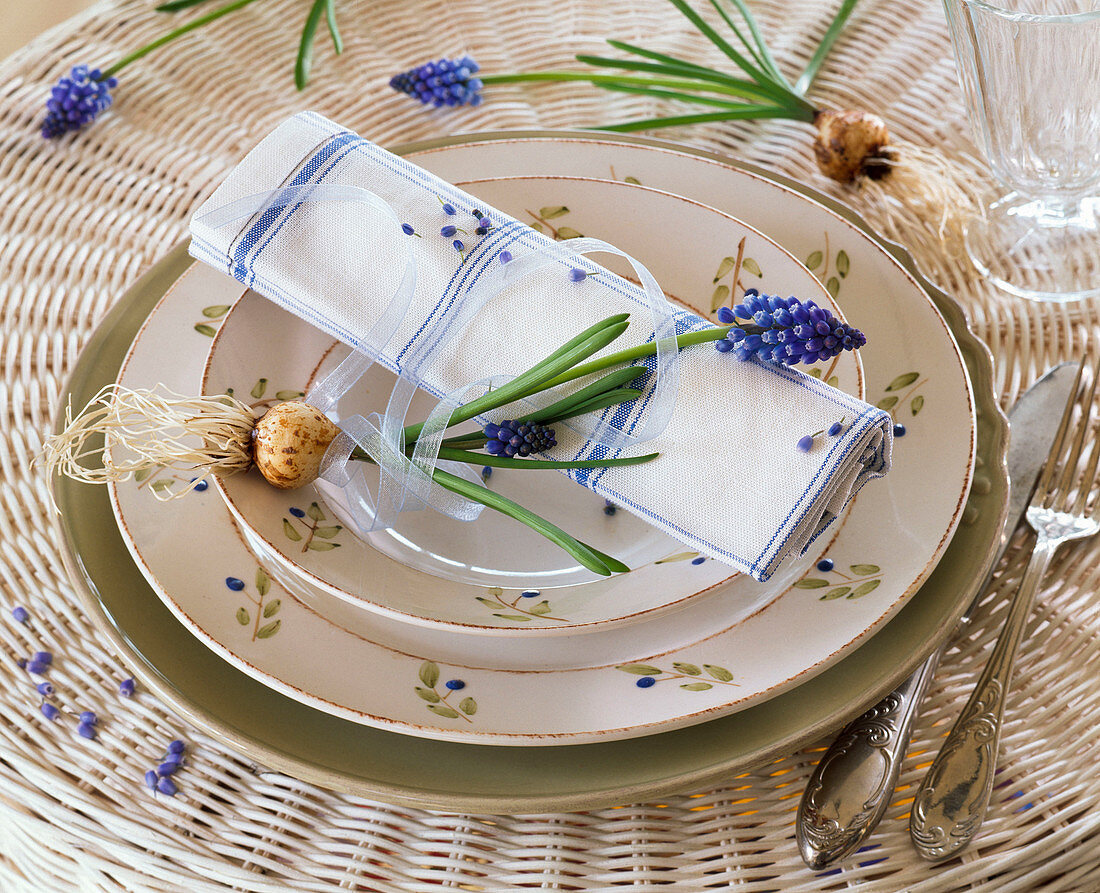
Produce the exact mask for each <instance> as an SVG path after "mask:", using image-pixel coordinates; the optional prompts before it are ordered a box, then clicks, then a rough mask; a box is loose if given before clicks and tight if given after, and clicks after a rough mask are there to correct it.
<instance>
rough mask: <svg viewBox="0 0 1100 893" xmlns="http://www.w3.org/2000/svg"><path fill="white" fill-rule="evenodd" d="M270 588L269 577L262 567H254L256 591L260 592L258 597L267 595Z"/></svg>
mask: <svg viewBox="0 0 1100 893" xmlns="http://www.w3.org/2000/svg"><path fill="white" fill-rule="evenodd" d="M270 589H271V578H270V577H269V576H268V575H267V571H265V570H264V569H263V568H262V567H258V568H256V591H257V592H258V593H260V597H261V598H263V597H264V596H265V595H267V593H268V590H270Z"/></svg>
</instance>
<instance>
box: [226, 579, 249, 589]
mask: <svg viewBox="0 0 1100 893" xmlns="http://www.w3.org/2000/svg"><path fill="white" fill-rule="evenodd" d="M225 585H226V586H227V587H228V588H229V589H230V590H231V591H233V592H240V591H241V590H242V589H244V580H238V579H237V578H236V577H226V578H225Z"/></svg>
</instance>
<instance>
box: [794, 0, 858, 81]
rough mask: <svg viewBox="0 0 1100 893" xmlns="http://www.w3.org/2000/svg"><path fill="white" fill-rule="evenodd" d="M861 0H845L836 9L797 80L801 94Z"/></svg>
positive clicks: (812, 79)
mask: <svg viewBox="0 0 1100 893" xmlns="http://www.w3.org/2000/svg"><path fill="white" fill-rule="evenodd" d="M858 2H859V0H844V2H843V3H841V4H840V9H838V10H837V11H836V16H835V17H834V18H833V20H832V22H831V23H830V24H829V28H828V30H827V31H826V32H825V36H824V37H822V38H821V43H819V44H818V45H817V49H816V50H815V51H814V55H813V58H811V59H810V63H809V64H808V65H807V66H806V70H805V71H803V72H802V75H801V76H800V77H799V79H798V80H797V81H796V82H795V85H794V89H795V92H796V93H798V94H799V95H803V94H805V93H806V91H807V90H809V89H810V86H811V85H812V84H813V82H814V78H815V77H817V72H818V69H820V68H821V63H822V62H824V61H825V57H826V56H828V55H829V51H830V50H831V49H832V48H833V44H834V43H836V39H837V37H839V36H840V32H841V31H843V30H844V26H845V25H846V24H848V18H849V16H851V14H852V10H853V9H855V8H856V3H858Z"/></svg>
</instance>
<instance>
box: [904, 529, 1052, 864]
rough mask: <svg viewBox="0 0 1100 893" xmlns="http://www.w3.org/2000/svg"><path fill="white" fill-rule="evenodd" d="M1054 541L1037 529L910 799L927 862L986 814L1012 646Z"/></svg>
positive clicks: (955, 845)
mask: <svg viewBox="0 0 1100 893" xmlns="http://www.w3.org/2000/svg"><path fill="white" fill-rule="evenodd" d="M1056 547H1057V543H1051V542H1044V538H1043V536H1042V535H1040V537H1039V541H1038V542H1037V543H1036V546H1035V552H1034V554H1033V555H1032V558H1031V561H1030V562H1029V563H1028V566H1027V570H1026V571H1024V577H1023V580H1021V582H1020V589H1019V592H1017V593H1016V596H1015V598H1014V599H1013V602H1012V606H1011V608H1010V609H1009V612H1008V619H1007V620H1006V621H1005V626H1004V629H1003V630H1002V632H1001V635H1000V637H999V638H998V639H997V644H996V645H995V646H994V648H993V653H992V654H991V655H990V657H989V662H988V663H987V664H986V665H985V669H984V670H983V671H982V675H981V676H980V677H979V679H978V684H977V685H976V686H975V687H974V691H973V692H971V694H970V700H969V701H967V702H966V706H965V707H964V708H963V711H962V713H961V714H960V716H959V718H958V719H957V720H956V721H955V725H954V727H953V728H952V729H951V733H950V734H949V735H948V736H947V740H946V741H945V742H944V744H943V747H942V748H940V752H939V753H938V754H937V755H936V758H935V760H933V761H932V766H931V768H930V769H929V770H928V774H927V775H926V776H925V777H924V781H923V782H921V786H920V789H919V790H918V791H917V796H916V798H915V799H914V801H913V810H912V812H911V813H910V815H909V834H910V836H911V837H912V839H913V845H914V846H915V847H916V848H917V852H918V853H920V855H921V856H923V857H924V858H925V859H928V860H929V861H931V862H940V861H942V860H944V859H948V858H950V857H951V856H953V855H955V853H957V852H958V851H959V850H961V849H962V848H963V847H965V846H966V845H967V844H968V843H969V842H970V840H971V839H972V838H973V836H974V835H975V834H976V833H977V831H978V828H979V827H981V824H982V820H983V819H984V818H985V812H986V809H987V808H988V806H989V797H990V795H991V794H992V793H993V777H994V773H995V772H996V771H997V751H998V749H999V747H1000V741H1001V719H1002V718H1003V717H1004V708H1005V700H1004V698H1005V692H1006V691H1007V690H1008V686H1009V682H1010V681H1011V679H1012V664H1013V661H1014V660H1015V657H1016V648H1017V647H1018V646H1019V644H1020V638H1021V637H1022V635H1023V631H1024V625H1025V624H1026V622H1027V618H1028V614H1030V612H1031V603H1032V600H1033V598H1034V596H1035V592H1036V590H1037V589H1038V588H1039V581H1040V580H1041V579H1042V578H1043V575H1044V573H1045V572H1046V569H1047V567H1048V566H1049V565H1050V562H1051V559H1052V558H1053V557H1054V552H1055V548H1056Z"/></svg>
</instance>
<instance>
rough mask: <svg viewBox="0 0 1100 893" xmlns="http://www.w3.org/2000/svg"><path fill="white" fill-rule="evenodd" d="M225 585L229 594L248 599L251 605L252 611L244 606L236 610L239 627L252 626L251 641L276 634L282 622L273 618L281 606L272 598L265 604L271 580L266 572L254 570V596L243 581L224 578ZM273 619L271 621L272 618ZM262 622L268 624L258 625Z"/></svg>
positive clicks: (236, 578) (260, 569)
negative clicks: (233, 593) (234, 593)
mask: <svg viewBox="0 0 1100 893" xmlns="http://www.w3.org/2000/svg"><path fill="white" fill-rule="evenodd" d="M225 585H226V587H227V588H228V589H229V591H230V592H237V593H240V594H241V595H243V596H244V597H245V598H246V599H248V600H249V601H250V602H251V603H252V605H253V610H251V611H250V610H249V609H248V608H247V607H245V606H244V605H241V606H240V607H239V608H237V623H239V624H240V625H241V626H248V625H250V624H251V626H252V641H253V642H255V641H256V640H257V639H270V638H271V637H272V636H273V635H275V633H277V632H278V631H279V630H280V628H281V627H282V625H283V621H282V620H281V619H280V618H278V617H275V615H276V614H278V613H279V609H280V608H281V607H282V606H283V603H282V601H281V600H280V599H277V598H273V599H272V600H271V601H269V602H266V603H265V601H264V600H265V599H266V598H267V594H268V593H269V592H270V591H271V578H270V577H269V576H268V575H267V572H266V571H265V570H264V569H263V568H262V567H258V568H256V595H252V594H251V593H250V592H249V591H248V587H247V586H246V585H245V582H244V580H241V579H240V578H238V577H226V578H225ZM273 617H274V618H275V619H274V620H272V618H273ZM262 620H267V621H269V622H268V623H265V624H263V625H262V626H261V625H260V622H261V621H262Z"/></svg>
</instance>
